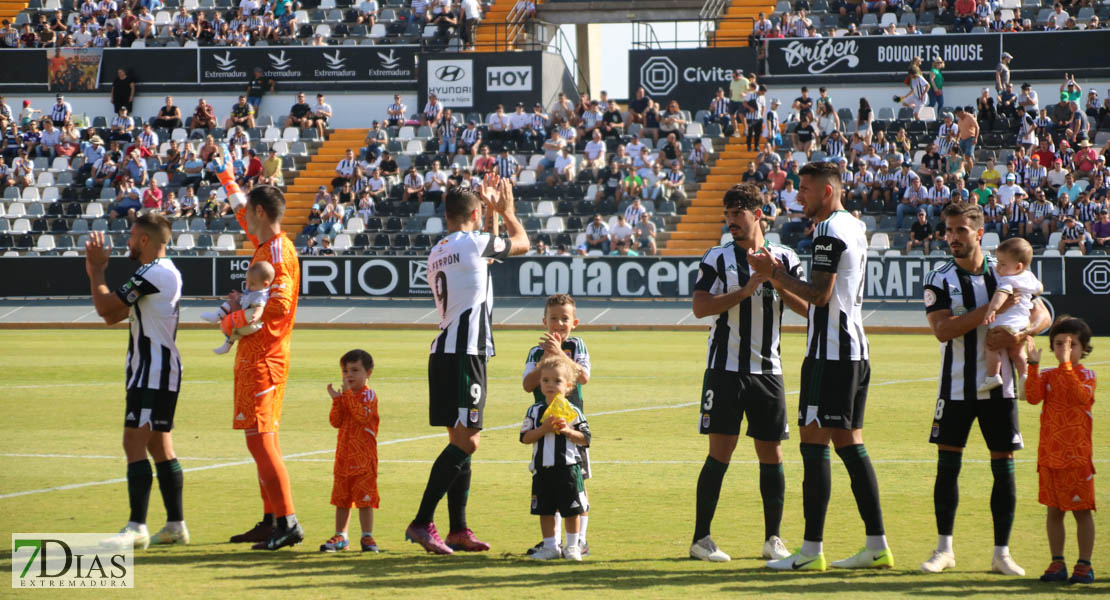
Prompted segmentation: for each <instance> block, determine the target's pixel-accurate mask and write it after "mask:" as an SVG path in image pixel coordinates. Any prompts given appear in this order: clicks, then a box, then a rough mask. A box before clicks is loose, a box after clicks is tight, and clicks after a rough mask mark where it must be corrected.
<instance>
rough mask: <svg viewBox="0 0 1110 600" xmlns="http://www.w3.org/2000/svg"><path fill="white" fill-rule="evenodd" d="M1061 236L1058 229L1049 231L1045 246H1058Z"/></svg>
mask: <svg viewBox="0 0 1110 600" xmlns="http://www.w3.org/2000/svg"><path fill="white" fill-rule="evenodd" d="M985 237H986V236H985V235H984V238H985ZM1063 238H1064V234H1063V232H1060V231H1053V232H1052V233H1051V234H1050V235H1049V236H1048V242H1047V243H1045V246H1047V247H1049V248H1056V247H1058V246H1059V245H1060V240H1061V239H1063Z"/></svg>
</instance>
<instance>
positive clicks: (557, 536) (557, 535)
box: [555, 512, 563, 540]
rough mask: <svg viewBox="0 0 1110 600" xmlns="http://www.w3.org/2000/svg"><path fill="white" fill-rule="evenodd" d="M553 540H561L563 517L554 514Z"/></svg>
mask: <svg viewBox="0 0 1110 600" xmlns="http://www.w3.org/2000/svg"><path fill="white" fill-rule="evenodd" d="M555 539H556V540H561V539H563V515H561V514H559V513H558V512H556V513H555Z"/></svg>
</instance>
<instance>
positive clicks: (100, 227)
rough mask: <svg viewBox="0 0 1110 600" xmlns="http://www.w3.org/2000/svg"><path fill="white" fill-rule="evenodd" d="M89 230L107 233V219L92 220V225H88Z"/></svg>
mask: <svg viewBox="0 0 1110 600" xmlns="http://www.w3.org/2000/svg"><path fill="white" fill-rule="evenodd" d="M89 229H91V230H92V231H108V219H104V218H99V219H93V222H92V225H89Z"/></svg>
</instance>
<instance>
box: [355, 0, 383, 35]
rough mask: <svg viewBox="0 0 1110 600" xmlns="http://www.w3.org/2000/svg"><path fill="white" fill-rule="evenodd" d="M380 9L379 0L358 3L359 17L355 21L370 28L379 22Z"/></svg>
mask: <svg viewBox="0 0 1110 600" xmlns="http://www.w3.org/2000/svg"><path fill="white" fill-rule="evenodd" d="M379 11H380V6H379V5H378V0H365V2H363V3H362V4H359V5H358V18H357V19H356V20H355V22H356V23H359V24H362V25H365V26H366V28H367V29H370V28H371V27H373V26H374V24H375V23H377V22H378V13H379Z"/></svg>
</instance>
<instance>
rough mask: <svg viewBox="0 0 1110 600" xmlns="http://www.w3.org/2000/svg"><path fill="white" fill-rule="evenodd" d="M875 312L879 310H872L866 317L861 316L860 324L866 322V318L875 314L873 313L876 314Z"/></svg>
mask: <svg viewBox="0 0 1110 600" xmlns="http://www.w3.org/2000/svg"><path fill="white" fill-rule="evenodd" d="M877 310H879V309H877V308H873V309H871V312H869V313H867V314H866V315H863V318H862V319H860V322H863V321H866V320H867V318H868V317H870V316H871V315H873V314H875V312H876V311H877Z"/></svg>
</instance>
